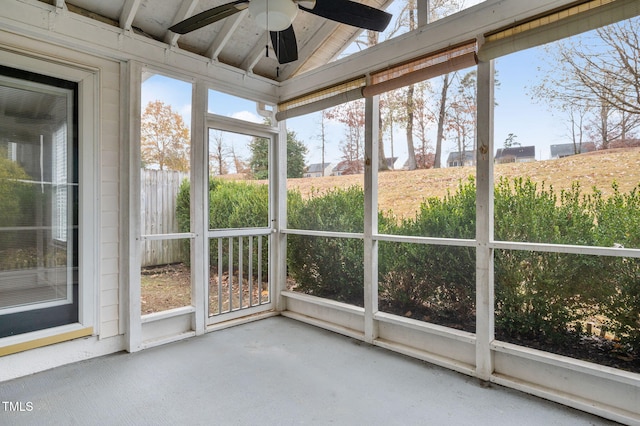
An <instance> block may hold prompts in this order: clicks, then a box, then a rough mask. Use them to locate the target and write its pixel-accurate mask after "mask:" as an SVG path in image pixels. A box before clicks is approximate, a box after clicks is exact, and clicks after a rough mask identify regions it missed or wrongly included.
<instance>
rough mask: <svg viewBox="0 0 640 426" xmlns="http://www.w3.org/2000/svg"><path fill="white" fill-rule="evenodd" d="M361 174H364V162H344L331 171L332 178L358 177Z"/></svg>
mask: <svg viewBox="0 0 640 426" xmlns="http://www.w3.org/2000/svg"><path fill="white" fill-rule="evenodd" d="M360 173H364V162H363V161H348V160H343V161H341V162H339V163H338V165H337V166H335V167H334V168H333V170H332V171H331V176H342V175H357V174H360Z"/></svg>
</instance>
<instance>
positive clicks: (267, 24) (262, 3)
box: [249, 0, 298, 31]
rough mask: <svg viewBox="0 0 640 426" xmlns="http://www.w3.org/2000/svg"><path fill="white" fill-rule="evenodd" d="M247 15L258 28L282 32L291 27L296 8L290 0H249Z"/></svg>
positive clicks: (296, 11) (296, 12)
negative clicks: (248, 14)
mask: <svg viewBox="0 0 640 426" xmlns="http://www.w3.org/2000/svg"><path fill="white" fill-rule="evenodd" d="M249 13H250V14H251V16H253V19H254V20H255V22H256V24H257V25H258V26H259V27H261V28H264V29H265V30H269V31H283V30H286V29H287V28H289V27H290V26H291V23H292V22H293V20H294V19H295V17H296V15H297V14H298V6H297V5H296V4H295V3H294V2H293V1H292V0H251V2H250V3H249Z"/></svg>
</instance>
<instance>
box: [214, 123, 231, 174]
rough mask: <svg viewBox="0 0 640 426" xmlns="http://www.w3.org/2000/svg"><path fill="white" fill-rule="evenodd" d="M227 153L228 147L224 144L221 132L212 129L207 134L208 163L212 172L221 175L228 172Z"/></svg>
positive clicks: (228, 152)
mask: <svg viewBox="0 0 640 426" xmlns="http://www.w3.org/2000/svg"><path fill="white" fill-rule="evenodd" d="M211 142H213V143H211ZM229 154H230V151H229V149H228V148H227V147H226V146H225V145H224V137H223V135H222V132H220V131H212V132H211V133H210V136H209V165H210V170H211V172H212V173H213V174H215V175H218V176H222V175H226V174H227V173H229V164H228V162H227V158H228V157H229Z"/></svg>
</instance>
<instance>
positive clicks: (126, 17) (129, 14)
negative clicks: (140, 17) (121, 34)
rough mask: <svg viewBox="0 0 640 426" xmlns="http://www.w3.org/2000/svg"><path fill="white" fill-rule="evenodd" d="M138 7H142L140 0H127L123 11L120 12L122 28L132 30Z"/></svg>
mask: <svg viewBox="0 0 640 426" xmlns="http://www.w3.org/2000/svg"><path fill="white" fill-rule="evenodd" d="M138 7H140V0H127V1H125V3H124V6H123V7H122V13H121V14H120V28H122V29H123V30H130V29H131V24H132V23H133V18H135V17H136V13H138Z"/></svg>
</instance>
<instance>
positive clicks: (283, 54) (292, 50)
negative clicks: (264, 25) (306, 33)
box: [269, 25, 298, 64]
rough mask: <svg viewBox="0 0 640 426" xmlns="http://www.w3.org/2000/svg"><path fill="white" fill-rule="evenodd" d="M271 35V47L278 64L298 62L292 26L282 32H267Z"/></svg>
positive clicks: (296, 43) (296, 45)
mask: <svg viewBox="0 0 640 426" xmlns="http://www.w3.org/2000/svg"><path fill="white" fill-rule="evenodd" d="M269 33H271V45H272V46H273V50H275V52H276V56H277V57H278V62H279V63H281V64H288V63H289V62H293V61H296V60H298V42H297V41H296V34H295V33H294V32H293V25H289V28H287V29H286V30H283V31H269Z"/></svg>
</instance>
